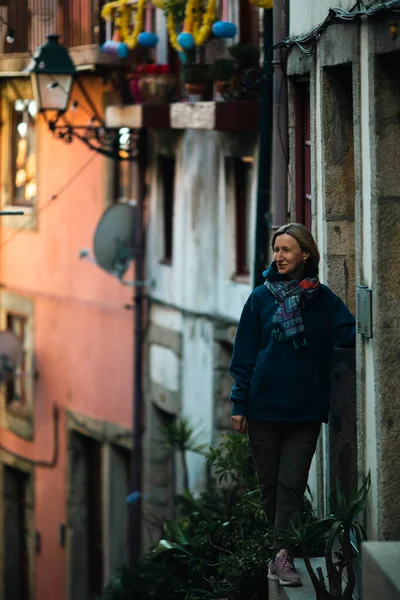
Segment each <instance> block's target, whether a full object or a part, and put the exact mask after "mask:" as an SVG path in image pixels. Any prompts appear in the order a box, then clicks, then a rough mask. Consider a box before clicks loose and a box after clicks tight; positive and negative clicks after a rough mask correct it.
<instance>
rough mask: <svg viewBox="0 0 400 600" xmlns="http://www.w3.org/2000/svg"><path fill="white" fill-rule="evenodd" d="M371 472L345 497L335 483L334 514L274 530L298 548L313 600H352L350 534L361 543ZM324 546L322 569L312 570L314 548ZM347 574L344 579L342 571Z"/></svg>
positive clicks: (352, 563) (364, 536)
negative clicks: (309, 581)
mask: <svg viewBox="0 0 400 600" xmlns="http://www.w3.org/2000/svg"><path fill="white" fill-rule="evenodd" d="M370 485H371V478H370V475H369V474H368V476H367V477H366V479H365V481H364V483H363V484H362V485H361V487H360V488H359V489H358V490H353V491H352V492H351V494H350V497H349V498H346V496H345V494H344V492H343V490H342V487H341V485H340V482H339V481H337V483H336V506H335V510H334V512H333V514H332V515H331V516H330V517H327V518H325V519H320V520H318V521H314V522H311V523H306V524H303V525H302V526H300V527H298V528H295V527H294V528H293V530H292V531H291V532H283V531H277V533H278V535H280V536H281V539H282V541H283V543H285V542H288V543H289V544H290V545H294V546H295V547H297V548H298V549H299V550H300V554H301V555H302V556H303V558H304V564H305V566H306V569H307V572H308V574H309V576H310V579H311V582H312V584H313V586H314V590H315V597H316V600H351V599H352V598H353V592H354V588H355V586H356V574H355V567H354V554H353V548H352V540H351V538H352V536H353V537H354V538H355V540H356V542H357V546H358V547H360V546H361V542H362V541H364V540H365V539H366V533H365V531H364V528H363V526H362V525H361V523H360V521H359V515H360V514H361V513H362V512H363V510H364V509H365V505H366V501H367V496H368V491H369V488H370ZM321 545H322V547H323V548H324V558H325V571H326V575H324V573H323V571H322V569H321V567H318V568H317V570H316V571H314V569H313V567H312V563H311V560H310V558H311V556H313V555H315V554H314V551H315V548H316V547H321ZM344 573H346V581H344V580H343V574H344Z"/></svg>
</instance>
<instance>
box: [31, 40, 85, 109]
mask: <svg viewBox="0 0 400 600" xmlns="http://www.w3.org/2000/svg"><path fill="white" fill-rule="evenodd" d="M26 71H27V72H28V73H30V75H31V79H32V87H33V93H34V97H35V100H36V104H37V108H38V110H39V111H40V112H44V111H46V110H57V111H60V112H65V111H66V110H67V108H68V104H69V99H70V96H71V90H72V84H73V80H74V75H75V65H74V63H73V62H72V60H71V57H70V55H69V52H68V50H67V48H64V46H61V44H59V43H58V36H57V35H48V36H47V41H46V43H45V44H43V46H39V48H37V50H36V52H35V54H34V56H33V58H32V60H31V62H30V63H29V65H28V67H27V69H26Z"/></svg>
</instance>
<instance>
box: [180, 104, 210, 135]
mask: <svg viewBox="0 0 400 600" xmlns="http://www.w3.org/2000/svg"><path fill="white" fill-rule="evenodd" d="M216 123H217V103H216V102H193V103H191V102H177V103H174V104H171V127H172V128H173V129H215V126H216Z"/></svg>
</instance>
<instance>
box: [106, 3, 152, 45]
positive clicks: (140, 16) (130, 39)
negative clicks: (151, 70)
mask: <svg viewBox="0 0 400 600" xmlns="http://www.w3.org/2000/svg"><path fill="white" fill-rule="evenodd" d="M146 4H147V0H138V3H137V5H132V4H130V5H128V0H114V1H113V2H108V3H107V4H105V5H104V6H103V8H102V11H101V16H102V18H103V19H104V20H105V21H113V23H114V28H115V29H116V30H117V31H119V34H120V38H121V41H122V42H125V44H126V45H127V46H128V48H129V49H130V50H133V49H134V48H136V47H137V45H138V37H139V34H140V33H141V32H142V31H143V30H144V20H145V9H146ZM133 11H137V14H136V19H135V27H134V28H133V31H132V32H131V31H130V17H131V14H132V12H133Z"/></svg>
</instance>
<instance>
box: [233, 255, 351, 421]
mask: <svg viewBox="0 0 400 600" xmlns="http://www.w3.org/2000/svg"><path fill="white" fill-rule="evenodd" d="M264 275H265V276H266V277H267V278H269V279H273V280H279V279H282V277H281V276H280V275H279V274H278V272H277V270H276V266H275V263H272V265H271V267H270V268H269V269H268V271H266V272H265V273H264ZM276 310H277V305H276V303H275V298H274V296H273V295H272V293H271V292H270V291H269V290H268V288H267V287H266V286H264V285H262V286H259V287H257V288H256V289H255V290H254V291H253V292H252V294H251V295H250V297H249V299H248V300H247V302H246V304H245V306H244V308H243V312H242V315H241V317H240V322H239V326H238V330H237V333H236V338H235V344H234V348H233V355H232V361H231V364H230V373H231V375H232V377H233V379H234V380H235V384H234V386H233V388H232V392H231V395H230V399H231V400H232V402H233V409H232V415H245V416H247V418H248V419H253V420H255V421H317V422H325V423H326V422H327V421H328V414H329V397H330V379H331V358H332V349H333V348H334V347H339V348H349V347H352V346H354V344H355V320H354V317H353V315H352V314H351V313H350V311H349V310H348V308H347V307H346V305H345V304H343V302H342V301H341V300H340V298H339V297H338V296H336V295H335V294H334V293H333V292H331V290H330V289H329V288H328V287H326V286H325V285H322V284H321V285H320V288H319V290H318V293H317V294H316V296H315V298H313V299H312V300H311V301H309V302H307V303H306V305H305V306H304V308H303V309H302V314H303V321H304V326H305V337H306V341H307V346H306V347H301V348H300V349H299V350H296V349H295V347H294V346H293V343H292V342H291V341H280V340H278V339H277V338H276V337H275V336H272V335H271V333H272V331H273V329H274V327H275V325H274V324H273V322H272V319H273V316H274V314H275V313H276Z"/></svg>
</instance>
